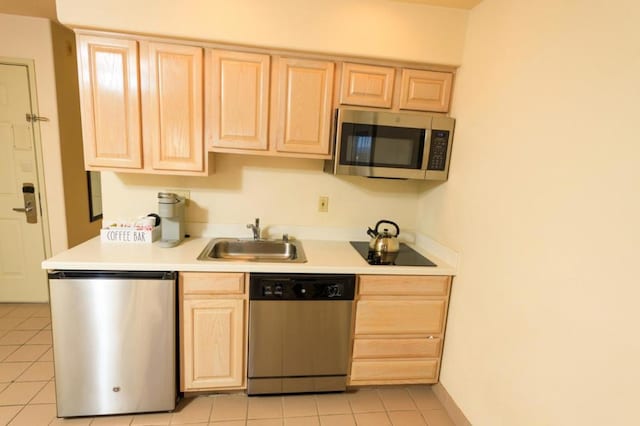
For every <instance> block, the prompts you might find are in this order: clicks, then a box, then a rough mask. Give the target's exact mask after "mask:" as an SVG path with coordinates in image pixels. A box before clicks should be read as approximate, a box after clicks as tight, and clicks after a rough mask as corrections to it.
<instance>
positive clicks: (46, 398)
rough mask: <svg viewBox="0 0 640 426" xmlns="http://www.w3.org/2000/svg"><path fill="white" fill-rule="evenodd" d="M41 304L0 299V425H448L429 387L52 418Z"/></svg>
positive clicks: (232, 398)
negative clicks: (160, 410)
mask: <svg viewBox="0 0 640 426" xmlns="http://www.w3.org/2000/svg"><path fill="white" fill-rule="evenodd" d="M54 386H55V384H54V377H53V357H52V352H51V321H50V317H49V306H48V305H46V304H0V425H12V426H15V425H24V426H39V425H57V424H70V425H174V424H191V425H215V426H239V425H247V426H271V425H283V426H307V425H318V426H325V425H326V426H342V425H365V426H378V425H394V426H412V425H428V426H451V425H453V423H452V422H451V419H450V418H449V417H448V416H447V413H446V412H445V411H444V409H443V407H442V405H440V402H439V401H438V400H437V399H436V397H435V396H434V394H433V393H432V391H431V389H430V388H429V386H407V387H390V388H362V389H358V390H355V391H350V392H345V393H335V394H319V395H292V396H260V397H247V396H245V395H243V394H228V395H221V394H219V395H210V396H199V397H197V398H186V399H183V400H181V401H180V402H179V404H178V407H177V408H176V410H174V411H173V412H172V413H158V414H140V415H120V416H102V417H96V418H77V419H58V418H56V408H55V407H56V401H55V387H54Z"/></svg>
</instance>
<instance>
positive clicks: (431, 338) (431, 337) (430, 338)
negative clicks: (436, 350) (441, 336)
mask: <svg viewBox="0 0 640 426" xmlns="http://www.w3.org/2000/svg"><path fill="white" fill-rule="evenodd" d="M427 339H428V340H433V339H435V337H433V336H427Z"/></svg>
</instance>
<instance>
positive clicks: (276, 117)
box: [271, 57, 334, 158]
mask: <svg viewBox="0 0 640 426" xmlns="http://www.w3.org/2000/svg"><path fill="white" fill-rule="evenodd" d="M273 59H274V67H273V68H274V72H273V77H272V83H271V85H272V96H273V99H272V109H271V114H272V117H271V124H272V128H271V141H272V143H274V144H275V150H276V151H277V152H278V153H282V154H308V155H307V156H308V157H315V158H330V156H331V143H330V142H331V141H330V137H331V136H330V133H331V116H332V100H333V75H334V63H333V62H327V61H316V60H309V59H299V58H287V57H274V58H273Z"/></svg>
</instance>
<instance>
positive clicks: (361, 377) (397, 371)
mask: <svg viewBox="0 0 640 426" xmlns="http://www.w3.org/2000/svg"><path fill="white" fill-rule="evenodd" d="M438 367H439V361H438V359H405V360H371V361H370V360H363V361H360V360H357V361H353V363H352V364H351V374H350V377H349V384H350V385H377V384H400V383H437V381H438V380H437V378H438Z"/></svg>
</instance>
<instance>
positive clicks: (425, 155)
mask: <svg viewBox="0 0 640 426" xmlns="http://www.w3.org/2000/svg"><path fill="white" fill-rule="evenodd" d="M431 131H432V129H426V131H425V132H424V148H423V149H422V167H421V168H420V169H421V170H422V171H423V172H425V174H426V173H427V165H428V164H429V152H430V151H431Z"/></svg>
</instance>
